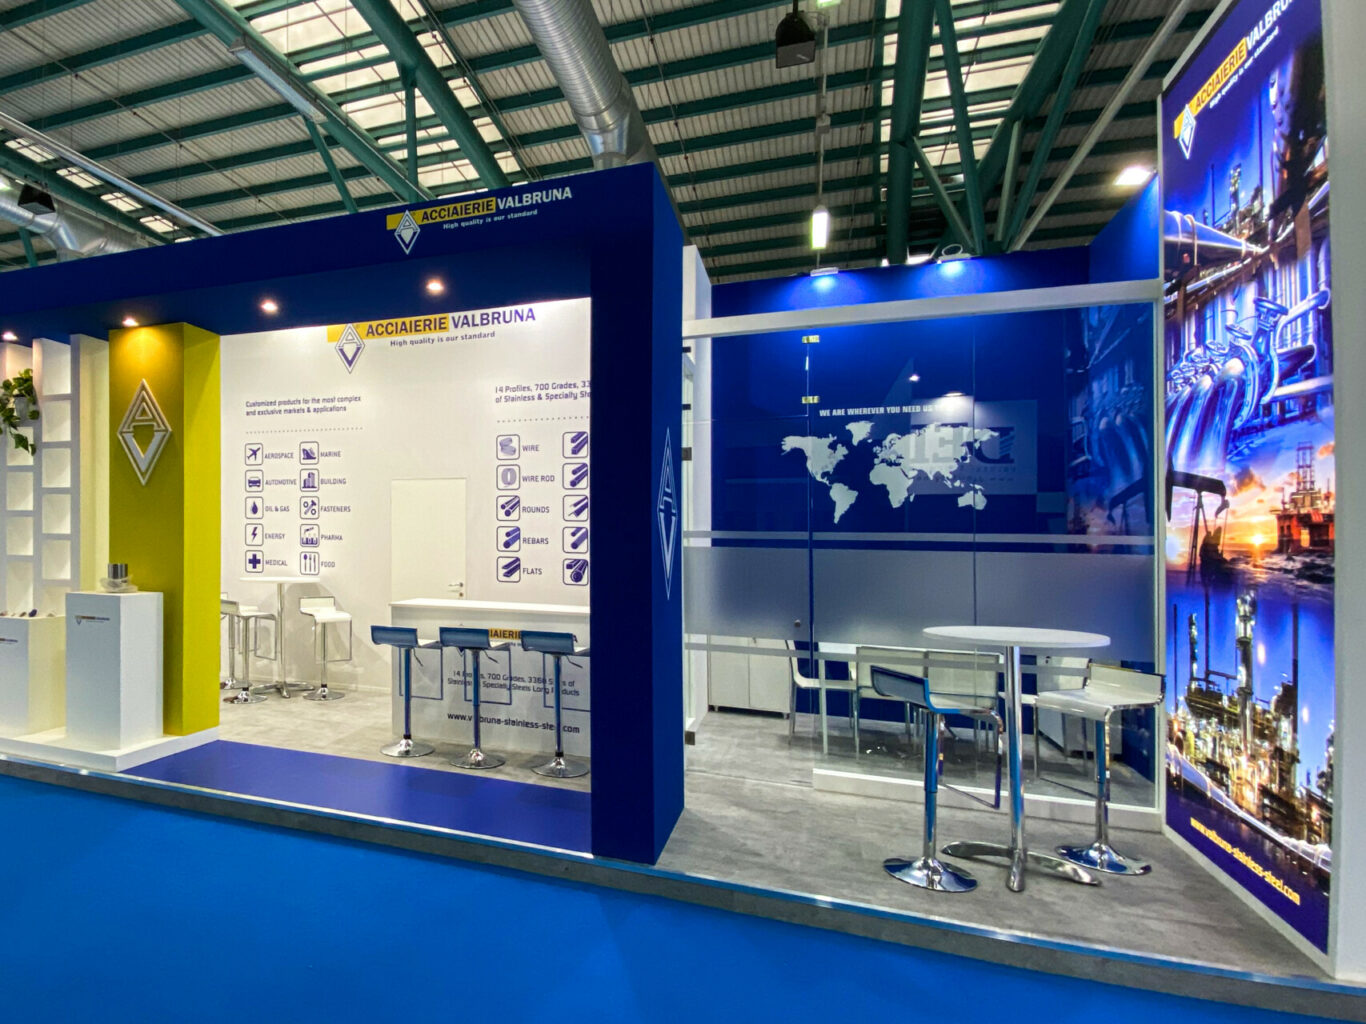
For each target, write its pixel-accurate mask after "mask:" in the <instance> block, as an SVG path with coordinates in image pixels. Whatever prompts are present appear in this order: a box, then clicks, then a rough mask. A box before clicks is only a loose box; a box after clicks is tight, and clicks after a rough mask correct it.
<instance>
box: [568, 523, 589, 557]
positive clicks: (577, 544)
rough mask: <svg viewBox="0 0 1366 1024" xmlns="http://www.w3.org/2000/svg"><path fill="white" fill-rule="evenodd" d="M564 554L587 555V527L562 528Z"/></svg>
mask: <svg viewBox="0 0 1366 1024" xmlns="http://www.w3.org/2000/svg"><path fill="white" fill-rule="evenodd" d="M564 553H565V554H567V555H586V554H588V527H586V526H566V527H565V528H564Z"/></svg>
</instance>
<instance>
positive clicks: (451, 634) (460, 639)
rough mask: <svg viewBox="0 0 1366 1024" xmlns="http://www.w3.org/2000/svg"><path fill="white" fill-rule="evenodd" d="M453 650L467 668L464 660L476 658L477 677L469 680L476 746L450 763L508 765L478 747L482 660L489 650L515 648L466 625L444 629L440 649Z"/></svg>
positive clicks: (510, 659) (456, 764) (452, 759)
mask: <svg viewBox="0 0 1366 1024" xmlns="http://www.w3.org/2000/svg"><path fill="white" fill-rule="evenodd" d="M447 647H454V648H455V649H456V650H458V651H459V652H460V664H461V667H464V665H465V657H466V655H468V654H473V655H474V674H473V676H471V677H470V694H471V700H472V702H473V704H474V745H473V746H472V747H470V749H469V752H468V753H467V754H465V755H464V756H463V757H454V758H451V764H453V765H455V766H456V767H457V768H471V769H476V770H477V769H482V768H497V767H499V766H500V765H503V764H506V763H507V758H505V757H500V756H499V755H498V754H486V753H484V751H483V750H482V749H481V748H480V746H479V659H480V657H481V656H482V655H484V654H485V653H487V652H489V651H507V650H510V649H511V647H512V645H511V644H508V643H501V644H495V643H494V642H493V641H492V640H490V639H489V631H488V630H487V629H472V628H468V627H465V626H442V627H441V649H442V650H443V651H444V650H445V649H446V648H447ZM511 675H512V655H511V654H509V655H508V676H509V677H511Z"/></svg>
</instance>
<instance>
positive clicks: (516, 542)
mask: <svg viewBox="0 0 1366 1024" xmlns="http://www.w3.org/2000/svg"><path fill="white" fill-rule="evenodd" d="M498 550H499V551H520V550H522V528H521V527H520V526H500V527H498Z"/></svg>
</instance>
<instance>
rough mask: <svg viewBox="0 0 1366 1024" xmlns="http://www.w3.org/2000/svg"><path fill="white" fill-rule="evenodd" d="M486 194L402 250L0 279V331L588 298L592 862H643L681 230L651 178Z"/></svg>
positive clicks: (349, 222) (672, 656)
mask: <svg viewBox="0 0 1366 1024" xmlns="http://www.w3.org/2000/svg"><path fill="white" fill-rule="evenodd" d="M480 198H481V199H487V198H493V199H495V200H496V201H497V204H498V210H499V213H498V214H497V215H486V216H474V217H468V218H465V219H462V220H447V221H444V222H435V223H429V224H427V225H425V226H423V227H422V228H421V230H420V232H419V233H418V235H417V237H416V239H415V241H413V243H412V245H411V246H410V247H407V248H405V246H404V245H403V244H401V243H400V242H399V240H398V238H397V237H396V235H395V232H394V230H393V229H392V228H391V227H390V226H389V225H388V224H387V216H388V215H389V214H390V213H391V212H395V213H396V212H399V210H397V209H396V210H392V211H391V210H380V211H373V212H365V213H359V214H354V215H352V216H347V217H334V218H329V219H327V220H321V221H310V222H305V223H301V224H294V225H287V226H284V227H278V228H269V229H262V230H258V231H251V232H242V233H237V234H229V235H225V236H222V237H219V238H209V239H203V240H199V241H194V242H187V243H182V244H177V245H167V246H161V247H155V248H148V249H142V250H137V251H134V252H130V253H123V254H118V255H111V256H103V257H97V258H94V259H89V260H81V261H77V262H72V263H66V264H58V265H52V266H46V267H41V268H38V269H34V270H24V271H16V272H14V273H9V274H5V275H0V320H3V322H2V323H0V328H2V329H5V330H11V331H14V332H16V333H17V334H18V335H19V337H20V338H21V339H23V340H28V339H31V338H34V337H47V338H53V339H58V340H65V339H67V338H69V337H70V336H71V335H73V334H87V335H92V336H95V337H103V336H105V335H106V334H107V333H108V331H109V330H111V329H113V328H115V327H117V326H119V324H120V323H121V321H122V320H123V318H124V317H125V316H133V317H134V318H135V319H137V320H138V321H139V322H140V323H143V324H155V323H175V322H181V321H184V322H188V323H192V324H195V325H196V326H199V327H202V328H205V329H207V330H210V331H212V332H215V333H217V334H220V335H224V334H239V333H249V332H254V331H262V330H269V329H282V328H288V327H300V326H308V325H316V324H332V323H344V322H347V321H353V320H374V319H383V318H389V317H398V316H410V315H413V314H414V313H416V312H423V311H437V310H453V309H479V308H488V307H496V306H503V305H512V304H518V303H526V302H533V301H543V300H550V299H561V298H570V297H576V296H585V295H586V296H590V297H591V299H592V314H591V316H592V321H591V323H592V375H593V385H594V386H593V396H592V404H591V424H590V425H591V429H592V431H593V432H594V434H595V435H596V436H598V437H608V438H611V439H612V445H613V452H614V455H613V457H612V458H610V459H599V460H596V461H595V462H594V464H593V470H592V471H593V474H594V475H593V484H594V487H595V488H597V491H596V493H598V494H614V495H616V496H617V497H616V500H613V501H610V502H601V503H599V504H598V507H596V508H595V509H594V511H593V517H594V528H595V530H597V531H599V532H600V534H601V535H603V536H611V537H613V538H614V543H613V544H611V545H603V546H601V547H600V548H599V549H598V551H597V553H596V554H595V556H594V565H593V584H594V585H593V587H592V592H591V596H590V603H591V613H592V616H593V620H594V622H595V623H598V624H599V628H606V629H609V630H610V631H611V635H612V636H613V647H612V656H611V657H610V658H603V659H601V661H600V662H599V663H598V664H597V665H596V666H595V671H594V677H593V689H594V700H593V708H592V714H593V716H594V719H595V726H594V730H593V733H594V736H595V737H596V738H595V739H594V741H593V748H592V756H593V786H592V848H593V851H594V852H595V853H598V854H602V855H606V856H611V857H618V858H623V859H627V860H636V861H645V862H653V861H654V860H655V858H656V857H657V856H658V854H659V852H660V850H661V849H662V848H663V845H664V842H665V841H666V840H667V837H668V834H669V831H670V830H671V829H672V827H673V823H674V822H675V821H676V820H677V817H678V815H679V813H680V812H681V810H682V806H683V782H682V773H683V751H682V733H683V723H682V707H681V702H680V700H679V696H678V695H679V694H680V693H681V692H682V635H681V621H682V613H681V596H680V594H679V588H677V587H675V586H672V582H673V581H674V580H675V579H676V577H677V575H678V570H677V560H678V548H679V547H680V546H681V545H679V544H674V545H673V546H672V547H671V546H670V545H668V544H666V543H663V542H662V540H663V539H665V538H663V534H664V533H665V532H666V531H667V529H668V528H669V522H668V521H667V519H666V518H665V517H661V515H660V514H659V507H658V506H659V502H660V486H659V484H660V480H661V478H662V477H664V476H665V475H666V474H665V470H664V465H665V460H666V451H667V452H668V455H667V458H668V459H669V460H671V463H672V465H671V469H670V470H669V474H668V475H670V476H671V478H672V480H673V481H675V487H676V486H677V481H679V480H680V476H679V473H678V466H677V460H678V456H679V446H678V438H679V436H680V428H681V415H680V407H679V406H680V403H679V398H678V396H679V395H680V394H681V392H682V382H681V366H680V359H679V348H680V340H679V339H680V331H681V326H680V325H681V321H682V311H681V302H682V300H681V296H680V282H681V280H682V233H681V230H680V228H679V227H678V224H677V222H676V220H675V218H674V215H673V211H672V207H671V206H670V205H669V202H668V199H667V197H666V194H665V192H664V189H663V186H662V185H661V183H660V181H659V179H658V176H657V173H656V171H655V169H654V167H653V166H651V165H638V166H633V167H626V168H620V169H616V170H612V171H604V172H598V173H592V174H584V175H578V176H575V177H572V178H566V179H561V180H559V181H557V182H556V184H555V185H554V186H553V188H552V187H541V188H529V187H522V188H516V189H507V190H501V191H496V192H489V193H484V194H481V196H480ZM427 205H433V206H445V205H449V204H448V203H436V204H427ZM419 208H420V207H413V208H412V209H413V210H414V211H416V210H418V209H419ZM608 211H610V216H608V215H605V213H606V212H608ZM433 275H435V276H439V277H441V279H442V280H443V281H444V282H445V283H446V286H447V287H446V292H445V294H443V295H441V296H439V297H433V296H430V295H428V294H426V292H425V288H424V285H425V282H426V280H427V279H428V278H429V277H431V276H433ZM267 297H269V298H272V299H274V300H275V301H276V303H277V304H278V306H279V313H278V314H276V315H273V316H268V315H267V314H265V313H264V312H262V311H261V309H260V308H259V307H260V303H261V301H262V300H263V299H264V298H267ZM456 393H457V390H456V386H455V384H454V382H453V391H452V394H453V396H454V395H455V394H456ZM666 438H668V439H670V442H669V445H666V443H665V442H666ZM433 443H438V439H433ZM666 556H667V559H666ZM645 566H653V567H654V569H653V571H652V572H644V571H642V568H643V567H645ZM640 666H651V667H652V671H650V672H647V673H643V672H641V670H640ZM642 678H644V683H642Z"/></svg>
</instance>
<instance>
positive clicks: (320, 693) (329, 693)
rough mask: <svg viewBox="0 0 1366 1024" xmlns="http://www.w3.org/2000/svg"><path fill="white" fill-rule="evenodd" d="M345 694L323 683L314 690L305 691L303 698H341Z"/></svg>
mask: <svg viewBox="0 0 1366 1024" xmlns="http://www.w3.org/2000/svg"><path fill="white" fill-rule="evenodd" d="M345 696H346V694H344V693H339V692H338V691H336V690H329V689H328V688H327V684H326V683H324V684H323V685H322V686H320V687H318V688H317V689H316V690H310V691H309V692H307V693H305V694H304V700H341V699H342V698H343V697H345Z"/></svg>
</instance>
